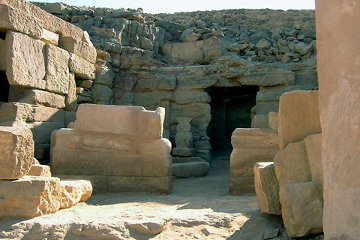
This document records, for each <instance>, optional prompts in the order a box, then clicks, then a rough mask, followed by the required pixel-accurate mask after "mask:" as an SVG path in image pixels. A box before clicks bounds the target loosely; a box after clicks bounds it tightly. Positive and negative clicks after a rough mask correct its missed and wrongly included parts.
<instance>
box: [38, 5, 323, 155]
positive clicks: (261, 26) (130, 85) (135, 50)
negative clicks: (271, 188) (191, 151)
mask: <svg viewBox="0 0 360 240" xmlns="http://www.w3.org/2000/svg"><path fill="white" fill-rule="evenodd" d="M37 5H39V6H40V7H42V8H43V9H45V10H46V11H49V12H51V13H53V14H54V15H56V16H59V17H61V18H63V19H65V20H66V21H69V22H71V23H73V24H75V25H77V26H79V27H81V28H82V29H84V30H86V31H87V32H89V34H90V36H91V39H92V41H93V42H94V45H95V46H96V47H97V48H99V49H102V50H104V51H106V52H107V53H108V54H109V56H110V57H108V58H106V60H108V61H109V62H111V63H110V64H109V67H110V68H111V69H112V71H113V72H114V84H113V88H112V89H113V98H112V103H113V104H116V105H140V106H144V107H146V108H147V109H151V110H155V109H156V108H157V107H159V106H161V107H164V108H165V109H166V113H167V114H166V118H165V125H164V127H165V129H164V135H165V137H168V138H169V139H170V140H171V141H172V143H173V144H174V146H176V145H175V141H174V138H175V134H176V125H177V122H176V119H177V117H190V118H192V119H193V120H192V130H191V131H192V133H193V136H194V148H195V155H196V156H200V157H202V158H205V159H208V160H209V159H210V157H211V155H210V153H211V149H212V147H213V146H211V143H210V138H209V136H210V137H211V136H215V135H216V134H212V132H215V131H217V130H216V129H215V127H214V124H213V123H211V120H212V116H214V109H212V106H211V100H212V99H211V97H210V96H209V93H208V92H209V89H210V88H212V89H214V88H215V92H216V89H217V88H242V87H244V86H253V87H257V88H258V92H257V93H252V94H254V95H255V94H256V107H255V108H253V111H252V113H253V116H254V118H253V123H252V126H253V127H262V128H267V127H268V119H267V118H268V117H267V114H268V113H269V112H271V111H274V112H277V111H278V100H279V97H280V95H281V94H282V93H284V92H286V91H292V90H298V89H305V90H309V89H314V88H317V74H316V46H315V40H316V37H315V35H316V34H315V19H314V11H276V10H244V9H240V10H224V11H207V12H192V13H177V14H157V15H151V14H146V13H143V12H142V10H141V9H138V10H129V9H127V10H125V9H105V8H93V7H81V8H78V7H72V6H67V5H64V4H41V3H37ZM240 92H241V91H239V93H238V95H234V97H239V95H241V94H240ZM226 104H227V103H224V107H223V109H226V108H227V107H228V106H227V105H226ZM209 125H210V127H209ZM237 127H239V126H237ZM247 127H250V126H247ZM222 132H225V131H222ZM227 135H228V136H227V137H226V141H228V145H230V136H231V134H227ZM224 138H225V137H224ZM214 141H220V138H219V139H215V140H214ZM214 141H213V142H214Z"/></svg>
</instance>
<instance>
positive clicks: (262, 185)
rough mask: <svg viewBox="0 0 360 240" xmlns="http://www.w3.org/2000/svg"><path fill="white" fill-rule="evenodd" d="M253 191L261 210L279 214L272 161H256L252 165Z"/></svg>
mask: <svg viewBox="0 0 360 240" xmlns="http://www.w3.org/2000/svg"><path fill="white" fill-rule="evenodd" d="M254 175H255V176H254V182H255V191H256V196H257V198H258V204H259V208H260V210H261V212H263V213H266V214H274V215H281V205H280V198H279V182H278V180H277V179H276V175H275V170H274V163H273V162H258V163H256V164H255V166H254Z"/></svg>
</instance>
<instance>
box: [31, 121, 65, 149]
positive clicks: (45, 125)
mask: <svg viewBox="0 0 360 240" xmlns="http://www.w3.org/2000/svg"><path fill="white" fill-rule="evenodd" d="M26 126H27V127H28V128H29V129H30V130H31V131H32V133H33V135H34V142H35V144H42V143H45V144H48V143H49V142H50V138H51V133H52V131H54V130H58V129H60V128H63V127H65V123H64V121H62V122H33V123H28V124H26Z"/></svg>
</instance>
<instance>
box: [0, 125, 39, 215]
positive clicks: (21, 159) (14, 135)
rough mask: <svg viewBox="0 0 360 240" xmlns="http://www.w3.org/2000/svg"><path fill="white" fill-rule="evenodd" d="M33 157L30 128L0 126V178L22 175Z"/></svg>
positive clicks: (29, 165) (19, 176) (28, 168)
mask: <svg viewBox="0 0 360 240" xmlns="http://www.w3.org/2000/svg"><path fill="white" fill-rule="evenodd" d="M33 158H34V141H33V139H32V133H31V131H30V130H28V129H26V128H13V127H0V165H1V167H0V179H17V178H21V177H23V176H24V175H25V174H26V173H27V172H28V171H29V170H30V168H31V165H32V162H33ZM0 209H1V208H0Z"/></svg>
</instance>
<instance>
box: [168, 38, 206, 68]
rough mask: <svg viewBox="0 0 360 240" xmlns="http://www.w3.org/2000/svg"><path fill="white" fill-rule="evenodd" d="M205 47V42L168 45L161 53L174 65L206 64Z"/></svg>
mask: <svg viewBox="0 0 360 240" xmlns="http://www.w3.org/2000/svg"><path fill="white" fill-rule="evenodd" d="M203 46H204V42H203V41H194V42H180V43H166V44H164V45H163V46H162V48H161V51H162V53H163V54H164V56H165V57H167V58H168V59H170V61H171V62H173V63H176V62H182V63H188V64H195V63H203V62H204V59H205V54H204V51H203Z"/></svg>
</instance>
